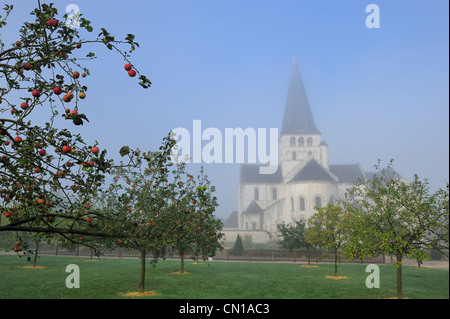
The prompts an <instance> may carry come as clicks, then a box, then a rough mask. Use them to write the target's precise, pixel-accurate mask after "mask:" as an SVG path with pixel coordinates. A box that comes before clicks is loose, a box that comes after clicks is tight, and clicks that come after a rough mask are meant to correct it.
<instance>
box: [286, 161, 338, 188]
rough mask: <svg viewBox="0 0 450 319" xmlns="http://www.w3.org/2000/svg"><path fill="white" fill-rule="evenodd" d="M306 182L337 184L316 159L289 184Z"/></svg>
mask: <svg viewBox="0 0 450 319" xmlns="http://www.w3.org/2000/svg"><path fill="white" fill-rule="evenodd" d="M306 181H325V182H334V183H335V182H336V180H335V179H334V178H333V176H332V175H331V174H330V173H329V172H328V171H327V170H326V169H325V168H324V167H323V166H322V165H320V164H319V163H318V162H317V161H316V160H315V159H311V160H310V161H309V162H308V163H307V164H306V165H305V166H304V167H303V168H302V169H301V170H300V172H298V173H297V175H295V176H294V177H293V178H292V179H291V180H290V181H289V182H290V183H292V182H306Z"/></svg>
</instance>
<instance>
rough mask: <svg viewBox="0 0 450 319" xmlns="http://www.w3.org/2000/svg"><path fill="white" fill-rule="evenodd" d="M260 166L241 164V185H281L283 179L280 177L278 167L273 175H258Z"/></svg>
mask: <svg viewBox="0 0 450 319" xmlns="http://www.w3.org/2000/svg"><path fill="white" fill-rule="evenodd" d="M259 167H260V165H255V164H241V176H240V182H241V183H255V184H256V183H262V184H277V183H281V182H282V180H283V177H282V176H281V168H280V166H278V170H277V171H276V172H275V173H274V174H260V173H259Z"/></svg>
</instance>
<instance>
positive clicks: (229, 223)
mask: <svg viewBox="0 0 450 319" xmlns="http://www.w3.org/2000/svg"><path fill="white" fill-rule="evenodd" d="M238 219H239V216H238V212H237V210H235V211H233V212H232V213H231V214H230V216H228V218H227V220H226V221H225V222H224V223H223V227H224V228H237V227H238Z"/></svg>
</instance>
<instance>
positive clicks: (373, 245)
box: [345, 161, 448, 299]
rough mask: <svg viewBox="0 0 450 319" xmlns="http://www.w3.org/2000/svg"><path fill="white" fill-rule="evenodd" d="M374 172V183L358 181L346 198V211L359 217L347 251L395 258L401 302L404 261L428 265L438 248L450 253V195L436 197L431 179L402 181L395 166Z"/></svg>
mask: <svg viewBox="0 0 450 319" xmlns="http://www.w3.org/2000/svg"><path fill="white" fill-rule="evenodd" d="M375 168H376V169H377V173H376V174H375V176H374V177H373V178H371V179H360V180H358V181H357V182H356V183H355V184H354V186H353V187H352V188H351V189H350V190H349V191H348V192H347V194H346V197H347V201H346V202H345V207H346V210H348V211H349V212H350V213H351V215H352V216H354V218H353V219H352V221H351V224H350V225H351V226H350V228H351V229H352V230H353V235H352V236H350V239H349V245H348V249H349V252H350V253H351V252H352V251H358V252H359V253H361V254H362V255H363V256H367V257H371V256H374V255H378V254H381V253H383V254H386V255H395V256H396V257H397V262H396V263H395V266H396V267H397V298H399V299H400V298H402V297H403V289H402V287H403V282H402V264H403V262H402V261H403V259H404V258H406V257H412V258H415V259H418V260H423V259H424V258H426V257H427V256H426V250H431V249H433V248H435V247H440V248H444V249H445V248H446V249H447V254H448V190H447V192H445V191H444V190H440V191H438V192H436V193H434V194H432V193H430V189H429V182H428V180H426V179H425V180H423V181H422V180H421V179H420V178H419V177H418V176H417V175H414V179H413V180H412V181H406V180H403V179H401V178H399V177H398V176H396V175H395V171H394V170H393V169H392V161H391V162H390V163H389V165H388V166H387V167H381V165H380V162H378V164H377V165H375ZM446 196H447V197H446ZM445 198H446V200H447V201H446V200H445Z"/></svg>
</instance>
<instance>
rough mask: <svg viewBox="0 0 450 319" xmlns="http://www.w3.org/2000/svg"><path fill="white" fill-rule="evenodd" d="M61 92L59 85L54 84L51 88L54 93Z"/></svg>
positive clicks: (58, 93)
mask: <svg viewBox="0 0 450 319" xmlns="http://www.w3.org/2000/svg"><path fill="white" fill-rule="evenodd" d="M61 92H62V89H61V88H60V87H59V86H56V87H54V88H53V93H55V94H56V95H60V94H61Z"/></svg>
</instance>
